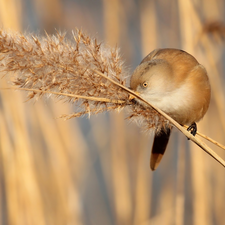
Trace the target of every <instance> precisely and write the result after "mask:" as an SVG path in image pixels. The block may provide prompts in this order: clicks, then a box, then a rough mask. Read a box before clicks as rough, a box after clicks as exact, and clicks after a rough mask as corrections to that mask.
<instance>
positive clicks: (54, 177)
mask: <svg viewBox="0 0 225 225" xmlns="http://www.w3.org/2000/svg"><path fill="white" fill-rule="evenodd" d="M224 15H225V2H224V1H223V0H216V1H215V0H208V1H200V0H192V1H191V0H188V1H184V0H176V1H163V0H159V1H152V0H141V1H137V0H124V1H119V0H114V1H108V0H102V1H100V0H98V1H91V0H85V1H81V0H64V1H60V0H0V26H1V27H4V28H10V29H11V30H18V31H21V32H34V33H35V34H38V35H44V31H45V30H46V31H47V32H48V33H49V34H53V33H54V32H55V28H56V29H58V30H61V31H68V33H70V32H71V30H72V29H74V28H75V27H78V28H82V29H83V30H84V31H86V32H87V33H89V34H90V35H91V36H96V37H97V38H98V40H102V41H103V42H105V43H107V44H108V45H110V46H115V45H118V46H119V47H120V48H121V54H122V56H123V58H124V60H125V61H126V65H127V68H128V69H129V71H130V73H132V71H133V69H134V68H135V67H136V66H137V65H138V64H139V63H140V61H141V60H142V58H143V57H144V56H145V55H147V54H148V53H149V52H150V51H152V50H153V49H155V48H164V47H174V48H181V49H183V50H186V51H188V52H189V53H191V54H193V55H194V56H195V57H196V58H197V59H198V61H199V62H200V63H202V64H203V65H204V66H205V67H206V69H207V71H208V73H209V77H210V80H211V85H212V100H211V105H210V109H209V111H208V113H207V115H206V116H205V118H204V119H203V120H202V121H201V122H200V123H199V126H198V130H199V131H200V132H202V133H204V134H206V135H208V136H210V137H212V138H214V139H215V140H217V141H219V142H221V143H222V144H225V140H224V131H225V116H224V113H225V99H224V96H225V93H224V88H223V86H224V76H223V75H224V70H225V66H224V63H223V62H224V57H225V51H224V37H225V36H224V35H225V26H224V23H225V17H224ZM6 86H8V82H7V80H6V79H4V78H3V79H1V83H0V87H6ZM25 96H26V93H21V92H18V91H1V95H0V97H1V99H0V224H3V225H17V224H18V225H20V224H21V225H26V224H27V225H35V224H37V225H51V224H52V225H57V224H59V225H62V224H68V225H69V224H71V225H72V224H75V225H96V224H97V225H113V224H116V225H126V224H127V225H128V224H135V225H148V224H153V225H157V224H160V225H161V224H164V225H167V224H171V225H173V224H175V225H189V224H194V225H210V224H215V225H217V224H218V225H219V224H224V220H225V215H224V208H225V201H224V199H225V170H224V168H223V167H222V166H221V165H219V164H218V163H217V162H216V161H215V160H213V159H212V158H210V157H209V156H208V155H206V153H204V152H203V151H202V150H201V149H200V148H198V147H197V146H195V145H194V144H193V143H190V142H188V141H187V139H186V138H185V137H184V136H183V135H182V134H180V133H179V132H177V131H176V129H174V132H173V135H172V138H171V140H170V143H169V148H168V149H167V152H166V154H165V156H164V158H163V160H162V162H161V164H160V166H159V168H158V169H157V170H156V171H155V172H154V173H153V172H152V171H150V169H149V156H150V149H151V143H152V136H151V135H149V134H146V133H143V132H141V128H139V127H137V125H135V124H128V122H127V121H125V120H124V118H125V115H124V113H123V112H121V113H110V114H109V113H103V114H100V115H98V116H93V117H91V118H90V119H88V118H86V117H84V118H78V119H71V120H69V121H63V120H62V119H57V117H58V116H60V115H61V114H65V113H68V114H69V113H71V112H72V111H73V106H72V105H69V104H63V103H62V102H54V101H52V100H51V99H47V100H40V101H38V102H36V103H35V104H34V102H27V103H26V102H25V100H26V97H25ZM210 146H211V147H213V149H214V150H216V152H217V153H218V154H220V155H221V156H222V157H225V154H224V152H223V151H222V150H220V149H218V148H216V147H215V146H212V145H210Z"/></svg>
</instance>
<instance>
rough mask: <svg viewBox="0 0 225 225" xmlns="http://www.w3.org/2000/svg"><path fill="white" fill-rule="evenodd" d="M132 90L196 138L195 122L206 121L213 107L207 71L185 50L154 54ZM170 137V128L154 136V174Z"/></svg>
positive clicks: (135, 77) (139, 70)
mask: <svg viewBox="0 0 225 225" xmlns="http://www.w3.org/2000/svg"><path fill="white" fill-rule="evenodd" d="M130 87H131V89H132V90H134V91H135V92H136V93H137V94H139V95H140V96H141V97H143V98H144V99H145V100H147V101H148V102H149V103H151V104H152V105H153V106H156V107H158V108H159V109H161V110H162V111H164V112H165V113H167V114H168V115H169V116H171V117H172V118H173V119H174V120H176V121H177V122H178V123H179V124H181V125H188V126H189V128H188V130H189V131H191V133H192V134H193V135H195V134H196V131H197V126H196V122H198V121H199V120H200V119H202V118H203V116H204V115H205V113H206V111H207V110H208V107H209V103H210V96H211V89H210V83H209V79H208V76H207V72H206V70H205V68H204V67H203V66H202V65H201V64H199V63H198V61H197V60H196V59H195V58H194V57H193V56H192V55H190V54H188V53H187V52H185V51H183V50H178V49H156V50H154V51H152V52H151V53H150V54H149V55H147V56H146V57H145V58H144V59H143V60H142V62H141V63H140V65H139V66H138V67H137V68H136V69H135V71H134V73H133V74H132V77H131V81H130ZM137 101H138V100H137ZM140 104H142V103H141V102H140ZM170 133H171V128H170V127H167V126H166V127H162V128H161V129H160V130H159V131H156V132H155V137H154V142H153V146H152V153H151V159H150V168H151V169H152V170H155V169H156V168H157V166H158V165H159V163H160V161H161V159H162V157H163V154H164V152H165V150H166V146H167V143H168V141H169V137H170Z"/></svg>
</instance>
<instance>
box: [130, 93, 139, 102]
mask: <svg viewBox="0 0 225 225" xmlns="http://www.w3.org/2000/svg"><path fill="white" fill-rule="evenodd" d="M135 94H137V95H139V93H138V92H136V91H135ZM135 98H136V96H134V95H132V94H130V96H129V100H130V101H131V100H133V99H135Z"/></svg>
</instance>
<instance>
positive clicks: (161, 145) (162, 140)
mask: <svg viewBox="0 0 225 225" xmlns="http://www.w3.org/2000/svg"><path fill="white" fill-rule="evenodd" d="M170 131H171V130H170V129H169V128H168V129H166V130H164V129H163V130H161V131H160V133H159V134H156V135H155V139H154V143H153V147H152V153H153V154H162V155H163V154H164V152H165V150H166V146H167V144H168V141H169V137H170Z"/></svg>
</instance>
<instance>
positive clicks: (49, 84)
mask: <svg viewBox="0 0 225 225" xmlns="http://www.w3.org/2000/svg"><path fill="white" fill-rule="evenodd" d="M0 57H1V58H0V69H1V71H2V72H5V73H9V72H13V74H14V75H13V85H14V86H16V87H18V89H21V90H26V91H29V95H28V100H29V99H33V98H35V99H37V98H38V97H41V96H44V95H48V96H51V95H52V94H53V95H55V96H57V97H58V98H60V99H62V100H64V101H66V102H72V103H75V104H76V107H75V112H74V113H73V114H72V115H62V117H63V118H66V119H70V118H73V117H78V116H82V115H84V114H89V115H91V114H97V113H100V112H103V111H107V110H116V109H117V110H118V109H122V108H124V107H125V106H129V110H128V113H129V115H128V117H127V118H128V119H131V120H135V121H138V122H139V123H140V122H141V124H142V126H143V127H145V128H146V129H150V128H156V129H160V128H161V126H165V125H168V124H169V122H168V120H166V119H165V118H164V117H163V116H161V115H160V114H159V113H158V112H157V111H155V110H154V109H153V108H151V107H144V106H143V105H139V104H137V103H136V102H134V101H131V100H129V89H128V88H126V87H127V86H128V84H127V83H128V82H127V79H126V78H127V77H128V73H127V70H126V68H125V67H124V63H123V61H122V59H121V57H120V55H119V50H118V49H117V48H110V47H108V46H105V45H103V44H101V43H99V42H98V41H97V40H96V39H93V38H90V37H89V36H88V35H86V34H84V33H83V32H82V31H81V30H76V32H73V41H70V40H67V39H66V38H65V34H61V33H59V32H57V33H56V35H53V36H49V35H48V34H46V37H41V38H38V37H37V36H32V35H23V34H20V33H15V32H9V31H5V30H0ZM127 108H128V107H127Z"/></svg>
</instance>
